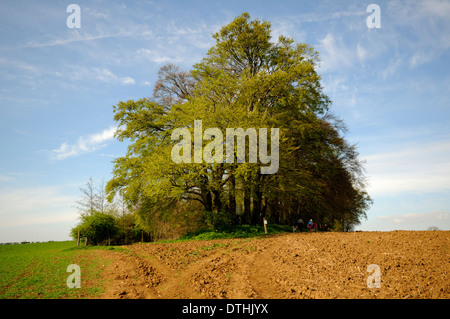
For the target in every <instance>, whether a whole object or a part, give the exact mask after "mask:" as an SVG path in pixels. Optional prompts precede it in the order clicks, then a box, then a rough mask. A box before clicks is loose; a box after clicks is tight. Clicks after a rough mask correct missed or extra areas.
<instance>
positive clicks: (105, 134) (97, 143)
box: [52, 127, 116, 160]
mask: <svg viewBox="0 0 450 319" xmlns="http://www.w3.org/2000/svg"><path fill="white" fill-rule="evenodd" d="M115 132H116V127H110V128H107V129H105V130H103V131H102V132H100V133H97V134H92V135H89V136H81V137H80V138H78V141H77V142H76V143H75V144H72V145H71V144H69V143H67V142H64V143H62V144H61V146H60V147H59V148H58V149H55V150H53V151H52V154H53V158H55V159H57V160H62V159H66V158H69V157H73V156H77V155H80V154H84V153H89V152H93V151H95V150H98V149H100V148H103V147H105V146H106V144H105V143H106V142H107V141H110V140H112V139H113V137H114V133H115Z"/></svg>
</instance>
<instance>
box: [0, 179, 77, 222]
mask: <svg viewBox="0 0 450 319" xmlns="http://www.w3.org/2000/svg"><path fill="white" fill-rule="evenodd" d="M75 201H76V198H74V197H72V196H67V195H62V194H61V193H60V191H59V190H58V188H57V187H37V188H21V189H13V190H7V191H5V190H3V191H2V193H1V194H0V203H2V207H1V210H0V229H1V228H9V227H17V226H25V225H39V224H52V223H59V222H68V221H74V222H75V221H76V218H77V212H76V210H75V209H73V208H72V206H73V205H74V203H75Z"/></svg>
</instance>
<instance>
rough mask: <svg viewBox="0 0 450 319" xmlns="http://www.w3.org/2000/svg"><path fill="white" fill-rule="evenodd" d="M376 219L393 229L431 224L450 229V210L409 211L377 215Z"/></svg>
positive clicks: (423, 227) (416, 228)
mask: <svg viewBox="0 0 450 319" xmlns="http://www.w3.org/2000/svg"><path fill="white" fill-rule="evenodd" d="M376 219H377V220H380V221H383V222H384V223H387V224H391V227H392V228H394V229H399V228H401V229H411V230H426V229H427V228H428V227H431V226H436V227H438V228H439V229H441V230H448V229H450V212H447V211H439V210H436V211H429V212H424V213H414V212H411V213H405V214H394V215H385V216H378V217H376Z"/></svg>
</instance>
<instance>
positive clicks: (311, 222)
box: [308, 219, 313, 232]
mask: <svg viewBox="0 0 450 319" xmlns="http://www.w3.org/2000/svg"><path fill="white" fill-rule="evenodd" d="M312 226H313V220H312V219H310V220H309V222H308V231H309V232H311V228H312Z"/></svg>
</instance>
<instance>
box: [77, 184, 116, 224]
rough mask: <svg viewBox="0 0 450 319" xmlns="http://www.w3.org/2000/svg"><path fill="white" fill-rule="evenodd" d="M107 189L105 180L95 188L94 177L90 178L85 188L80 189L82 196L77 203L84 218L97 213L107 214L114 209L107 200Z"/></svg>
mask: <svg viewBox="0 0 450 319" xmlns="http://www.w3.org/2000/svg"><path fill="white" fill-rule="evenodd" d="M105 187H106V185H105V181H104V180H102V181H101V183H100V184H99V185H98V186H97V187H95V186H94V179H93V178H92V177H90V178H89V180H88V181H87V183H86V186H85V187H80V191H81V193H82V195H81V199H79V200H77V201H76V204H77V206H76V208H77V209H78V210H79V211H80V213H81V215H82V216H83V215H91V214H93V213H94V212H95V211H99V212H102V213H107V212H108V211H109V210H110V209H111V208H112V206H111V204H110V203H109V201H108V200H107V196H106V192H105Z"/></svg>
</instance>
